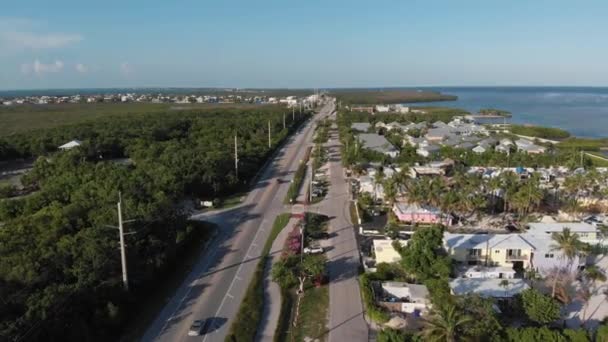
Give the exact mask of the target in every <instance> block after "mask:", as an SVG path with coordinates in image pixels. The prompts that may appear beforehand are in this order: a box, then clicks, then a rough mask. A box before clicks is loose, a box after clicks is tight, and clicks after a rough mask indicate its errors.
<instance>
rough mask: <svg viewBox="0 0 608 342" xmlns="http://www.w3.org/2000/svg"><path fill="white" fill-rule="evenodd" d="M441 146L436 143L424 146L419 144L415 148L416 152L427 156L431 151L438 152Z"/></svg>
mask: <svg viewBox="0 0 608 342" xmlns="http://www.w3.org/2000/svg"><path fill="white" fill-rule="evenodd" d="M440 149H441V148H440V147H439V146H437V145H434V144H429V145H426V146H420V147H418V148H417V149H416V154H418V155H420V156H423V157H428V156H430V155H431V154H433V153H437V152H439V150H440Z"/></svg>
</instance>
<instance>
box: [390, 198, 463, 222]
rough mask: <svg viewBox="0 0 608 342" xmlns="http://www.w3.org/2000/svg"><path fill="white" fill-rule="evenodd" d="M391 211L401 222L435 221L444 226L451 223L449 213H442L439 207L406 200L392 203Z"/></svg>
mask: <svg viewBox="0 0 608 342" xmlns="http://www.w3.org/2000/svg"><path fill="white" fill-rule="evenodd" d="M393 212H394V213H395V215H396V216H397V218H398V219H399V221H401V222H411V223H428V224H434V223H437V224H443V225H446V226H449V225H450V224H452V218H451V216H450V215H444V214H443V213H442V212H441V211H440V210H439V209H437V208H434V207H431V206H426V205H419V204H413V203H408V202H395V204H393Z"/></svg>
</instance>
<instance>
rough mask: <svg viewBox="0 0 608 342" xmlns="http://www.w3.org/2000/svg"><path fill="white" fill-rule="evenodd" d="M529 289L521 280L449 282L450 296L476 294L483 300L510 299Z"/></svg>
mask: <svg viewBox="0 0 608 342" xmlns="http://www.w3.org/2000/svg"><path fill="white" fill-rule="evenodd" d="M529 288H530V287H529V286H528V284H526V282H525V281H524V280H523V279H488V278H456V279H452V280H450V289H451V292H452V294H454V295H456V296H462V295H466V294H476V295H479V296H482V297H485V298H496V299H499V300H501V299H503V300H504V299H511V298H513V297H514V296H515V295H518V294H520V293H521V292H522V291H524V290H527V289H529Z"/></svg>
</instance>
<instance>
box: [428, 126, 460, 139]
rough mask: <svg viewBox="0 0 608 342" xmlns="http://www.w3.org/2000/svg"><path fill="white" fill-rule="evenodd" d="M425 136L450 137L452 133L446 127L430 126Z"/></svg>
mask: <svg viewBox="0 0 608 342" xmlns="http://www.w3.org/2000/svg"><path fill="white" fill-rule="evenodd" d="M426 135H427V137H428V136H431V137H450V136H454V134H452V132H450V130H449V129H448V128H444V127H441V128H431V129H429V130H428V132H427V133H426Z"/></svg>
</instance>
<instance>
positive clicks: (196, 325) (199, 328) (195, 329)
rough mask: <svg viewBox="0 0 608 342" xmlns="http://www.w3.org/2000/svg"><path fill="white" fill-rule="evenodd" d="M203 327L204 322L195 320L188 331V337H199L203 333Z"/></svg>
mask: <svg viewBox="0 0 608 342" xmlns="http://www.w3.org/2000/svg"><path fill="white" fill-rule="evenodd" d="M204 327H205V321H204V320H201V319H197V320H195V321H194V322H192V325H191V326H190V329H189V330H188V336H200V335H201V334H202V333H203V328H204Z"/></svg>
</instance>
